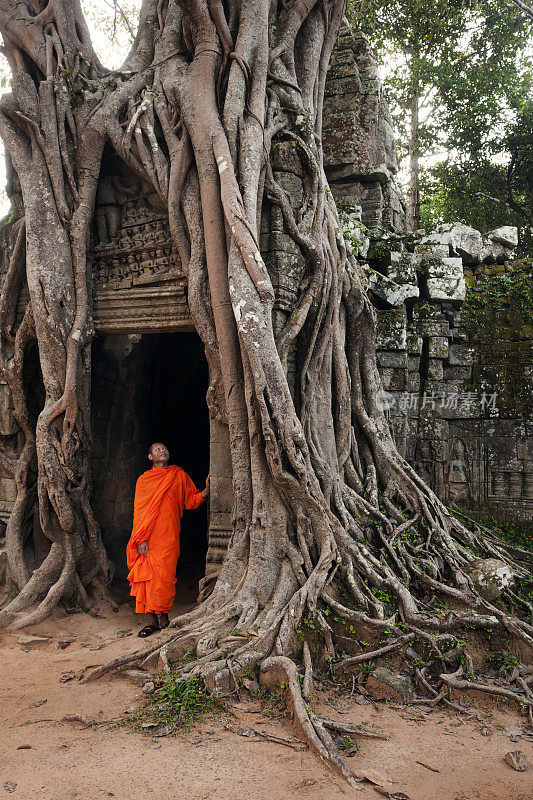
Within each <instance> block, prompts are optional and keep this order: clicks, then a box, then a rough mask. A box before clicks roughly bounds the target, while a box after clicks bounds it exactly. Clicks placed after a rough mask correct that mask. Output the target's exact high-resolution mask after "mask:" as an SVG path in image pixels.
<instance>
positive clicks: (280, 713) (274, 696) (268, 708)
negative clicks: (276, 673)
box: [261, 683, 287, 719]
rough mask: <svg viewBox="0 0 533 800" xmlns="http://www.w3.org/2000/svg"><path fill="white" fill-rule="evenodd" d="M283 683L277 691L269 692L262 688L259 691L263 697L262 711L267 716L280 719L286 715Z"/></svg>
mask: <svg viewBox="0 0 533 800" xmlns="http://www.w3.org/2000/svg"><path fill="white" fill-rule="evenodd" d="M284 689H285V684H284V683H282V684H281V687H280V689H279V690H278V691H277V692H270V691H268V690H265V689H263V690H262V691H261V694H262V697H263V702H264V705H263V712H264V714H266V716H268V717H275V718H277V719H280V718H282V717H286V716H287V703H286V701H285V692H284Z"/></svg>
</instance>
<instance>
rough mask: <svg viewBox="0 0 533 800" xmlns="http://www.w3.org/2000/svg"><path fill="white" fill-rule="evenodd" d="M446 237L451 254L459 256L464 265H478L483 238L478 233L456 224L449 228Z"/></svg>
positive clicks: (466, 226)
mask: <svg viewBox="0 0 533 800" xmlns="http://www.w3.org/2000/svg"><path fill="white" fill-rule="evenodd" d="M441 228H442V226H441ZM448 235H449V237H450V247H451V251H452V253H453V254H457V255H458V256H461V258H462V259H463V260H464V261H465V263H466V264H479V260H480V256H481V250H482V248H483V238H482V236H481V234H480V232H479V231H476V230H475V228H470V227H469V226H468V225H463V224H462V223H456V224H454V225H452V226H451V227H450V229H449V231H448Z"/></svg>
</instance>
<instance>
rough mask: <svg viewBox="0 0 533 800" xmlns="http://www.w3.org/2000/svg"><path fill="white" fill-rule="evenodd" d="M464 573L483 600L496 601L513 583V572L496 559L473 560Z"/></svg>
mask: <svg viewBox="0 0 533 800" xmlns="http://www.w3.org/2000/svg"><path fill="white" fill-rule="evenodd" d="M465 572H466V573H467V574H468V575H469V576H470V578H471V580H472V583H473V584H474V586H475V587H476V589H477V590H478V592H479V593H480V595H481V596H482V597H484V598H485V600H497V599H498V597H500V595H501V593H502V592H503V590H504V589H506V588H507V587H508V586H511V584H512V583H513V577H514V576H513V571H512V570H511V568H510V567H509V566H508V565H507V564H506V563H505V562H504V561H500V560H499V559H497V558H475V559H474V560H473V561H470V562H469V563H468V564H467V565H466V567H465Z"/></svg>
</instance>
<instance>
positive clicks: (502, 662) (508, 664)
mask: <svg viewBox="0 0 533 800" xmlns="http://www.w3.org/2000/svg"><path fill="white" fill-rule="evenodd" d="M489 661H490V663H491V664H493V665H494V666H495V667H496V669H498V670H499V671H500V672H505V673H507V672H512V671H513V670H514V668H515V667H517V666H518V658H517V657H516V656H512V655H510V654H509V653H508V652H507V650H499V651H498V652H497V653H493V655H492V656H491V657H490V659H489Z"/></svg>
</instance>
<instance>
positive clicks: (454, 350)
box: [448, 343, 474, 367]
mask: <svg viewBox="0 0 533 800" xmlns="http://www.w3.org/2000/svg"><path fill="white" fill-rule="evenodd" d="M473 361H474V350H473V348H472V347H468V346H465V345H464V344H455V343H452V344H450V345H449V347H448V363H449V364H450V366H453V367H470V366H472V363H473Z"/></svg>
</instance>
